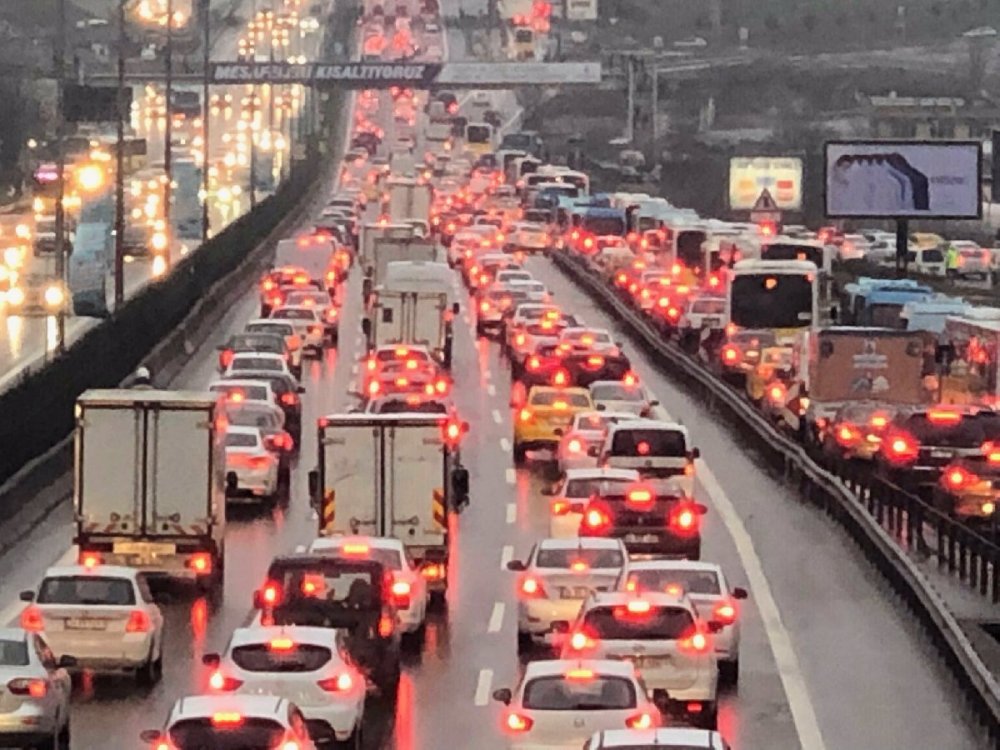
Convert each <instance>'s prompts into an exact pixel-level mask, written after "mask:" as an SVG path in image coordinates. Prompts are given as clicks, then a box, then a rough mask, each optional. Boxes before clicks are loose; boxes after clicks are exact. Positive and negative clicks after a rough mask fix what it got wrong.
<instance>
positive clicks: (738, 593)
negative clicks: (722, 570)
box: [732, 586, 750, 599]
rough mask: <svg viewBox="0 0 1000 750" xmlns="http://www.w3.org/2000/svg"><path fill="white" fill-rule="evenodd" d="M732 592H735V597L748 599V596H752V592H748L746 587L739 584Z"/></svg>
mask: <svg viewBox="0 0 1000 750" xmlns="http://www.w3.org/2000/svg"><path fill="white" fill-rule="evenodd" d="M732 593H733V599H746V598H747V597H748V596H750V594H749V593H747V590H746V589H744V588H741V587H739V586H737V587H736V588H734V589H733V592H732Z"/></svg>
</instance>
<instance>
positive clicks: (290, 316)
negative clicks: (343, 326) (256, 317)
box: [269, 305, 326, 357]
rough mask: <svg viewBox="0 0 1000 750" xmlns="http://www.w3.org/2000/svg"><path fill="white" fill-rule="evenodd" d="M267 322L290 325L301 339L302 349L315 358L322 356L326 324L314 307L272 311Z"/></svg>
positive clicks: (288, 306) (286, 306)
mask: <svg viewBox="0 0 1000 750" xmlns="http://www.w3.org/2000/svg"><path fill="white" fill-rule="evenodd" d="M269 320H281V321H285V322H287V323H291V325H292V327H293V328H294V329H295V332H296V333H297V334H298V335H299V337H300V338H301V339H302V349H303V350H310V351H312V353H313V354H314V355H316V356H317V357H318V356H322V354H323V347H324V346H325V345H326V323H325V321H324V320H323V317H322V313H321V312H319V311H318V310H317V309H316V308H315V307H306V306H304V305H299V306H297V307H292V306H290V305H285V306H283V307H278V308H275V309H274V310H272V311H271V317H270V318H269Z"/></svg>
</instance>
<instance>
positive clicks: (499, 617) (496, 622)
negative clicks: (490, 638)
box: [486, 602, 506, 633]
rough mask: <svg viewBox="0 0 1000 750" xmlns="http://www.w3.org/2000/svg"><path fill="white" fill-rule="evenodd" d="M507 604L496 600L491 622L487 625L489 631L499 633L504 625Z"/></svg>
mask: <svg viewBox="0 0 1000 750" xmlns="http://www.w3.org/2000/svg"><path fill="white" fill-rule="evenodd" d="M504 609H506V606H505V605H504V603H503V602H495V603H494V604H493V614H491V615H490V624H489V625H487V626H486V632H487V633H499V632H500V628H501V627H503V611H504Z"/></svg>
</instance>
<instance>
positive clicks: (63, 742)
mask: <svg viewBox="0 0 1000 750" xmlns="http://www.w3.org/2000/svg"><path fill="white" fill-rule="evenodd" d="M56 747H57V748H58V749H59V750H69V748H70V732H69V717H68V716H67V717H66V726H64V727H63V728H62V731H61V732H59V738H58V739H57V740H56Z"/></svg>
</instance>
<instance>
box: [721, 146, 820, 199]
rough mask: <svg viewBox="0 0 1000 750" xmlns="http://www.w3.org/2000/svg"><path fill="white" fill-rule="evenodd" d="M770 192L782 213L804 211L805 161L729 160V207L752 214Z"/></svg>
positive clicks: (773, 158)
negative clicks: (803, 171) (759, 201)
mask: <svg viewBox="0 0 1000 750" xmlns="http://www.w3.org/2000/svg"><path fill="white" fill-rule="evenodd" d="M765 190H767V191H768V192H769V193H770V194H771V197H772V198H774V202H775V203H776V204H777V206H778V208H779V209H780V210H782V211H799V210H801V208H802V159H800V158H799V157H797V156H734V157H733V158H732V159H730V160H729V207H730V208H731V209H733V210H734V211H749V210H750V209H752V208H753V207H754V204H755V203H756V202H757V199H758V198H760V196H761V193H763V192H764V191H765Z"/></svg>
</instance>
